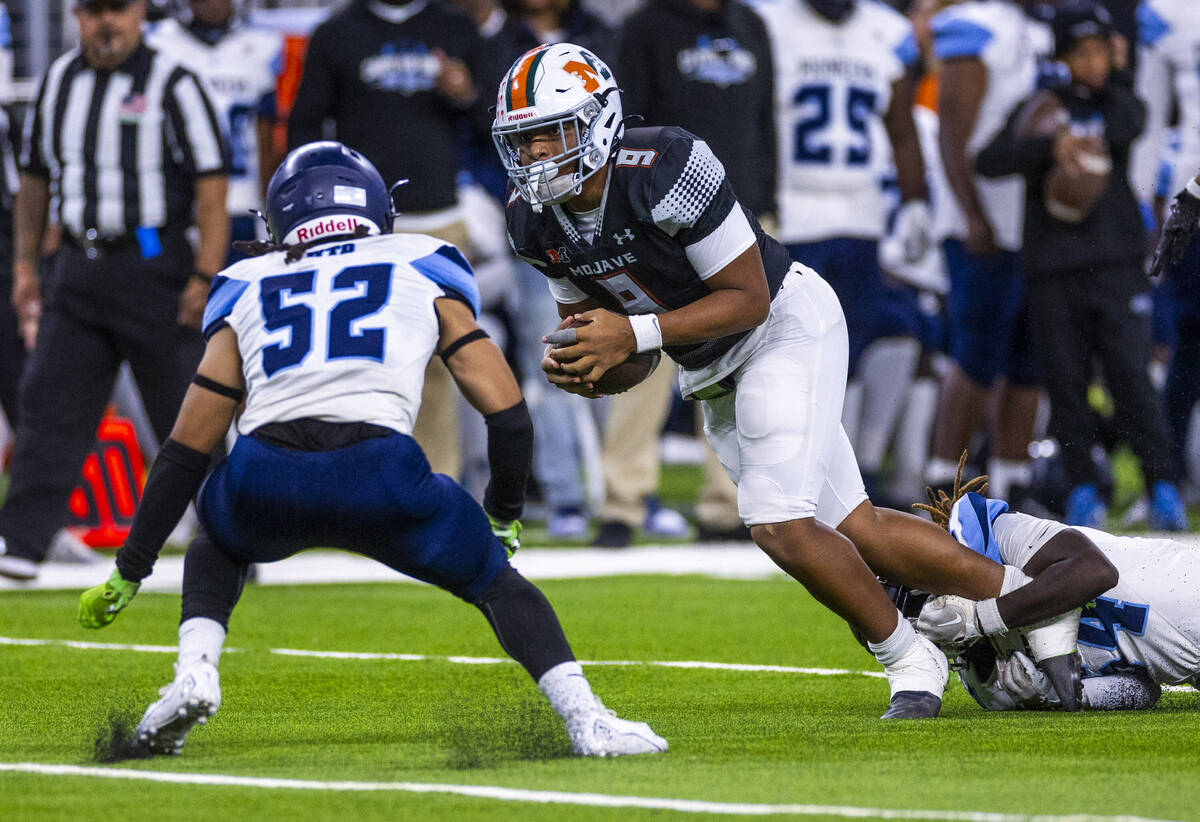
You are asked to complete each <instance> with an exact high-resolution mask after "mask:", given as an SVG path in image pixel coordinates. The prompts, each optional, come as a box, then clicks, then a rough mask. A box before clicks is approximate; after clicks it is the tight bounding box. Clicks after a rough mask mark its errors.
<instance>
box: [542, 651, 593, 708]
mask: <svg viewBox="0 0 1200 822" xmlns="http://www.w3.org/2000/svg"><path fill="white" fill-rule="evenodd" d="M537 685H538V690H539V691H541V692H542V694H543V695H544V696H545V697H546V699H547V700H549V702H550V707H552V708H553V709H554V712H555V713H556V714H558V715H559V716H560V717H562V718H563V719H564V720H568V719H571V718H572V717H575V716H579V715H580V714H584V713H589V712H591V711H593V710H595V708H596V696H595V694H593V693H592V686H591V685H590V684H589V683H588V681H587V677H586V676H584V675H583V668H582V667H581V666H580V665H579V663H578V662H560V663H559V664H558V665H555V666H554V667H553V668H551V669H550V670H548V671H546V673H544V674H542V678H541V679H539V680H538V684H537Z"/></svg>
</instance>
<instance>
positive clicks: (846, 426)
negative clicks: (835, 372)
mask: <svg viewBox="0 0 1200 822" xmlns="http://www.w3.org/2000/svg"><path fill="white" fill-rule="evenodd" d="M861 414H862V381H861V380H858V379H853V380H850V382H848V383H847V384H846V393H845V395H843V397H842V428H843V430H845V432H846V438H847V439H849V440H850V444H851V445H853V446H854V452H855V454H856V455H857V453H858V430H859V422H860V421H859V417H860V416H861Z"/></svg>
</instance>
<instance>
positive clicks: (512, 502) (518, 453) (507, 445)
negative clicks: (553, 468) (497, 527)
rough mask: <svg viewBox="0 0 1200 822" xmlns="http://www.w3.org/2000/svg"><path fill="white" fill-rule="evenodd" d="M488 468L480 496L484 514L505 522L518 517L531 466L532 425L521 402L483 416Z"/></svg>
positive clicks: (527, 409)
mask: <svg viewBox="0 0 1200 822" xmlns="http://www.w3.org/2000/svg"><path fill="white" fill-rule="evenodd" d="M483 421H484V423H486V424H487V435H488V467H489V468H490V469H491V473H492V476H491V479H490V480H488V485H487V489H486V490H485V491H484V492H483V510H484V511H487V512H488V513H489V514H491V515H492V516H493V517H495V518H496V519H498V520H503V521H504V522H510V521H512V520H514V519H518V518H519V517H520V516H521V511H522V510H523V509H524V507H525V485H526V484H527V483H528V482H529V469H530V466H531V465H532V464H533V422H532V421H531V420H530V419H529V408H528V407H527V406H526V405H525V400H521V401H520V402H519V403H517V404H516V405H514V406H512V407H511V408H506V409H504V410H503V411H497V412H496V413H495V414H486V415H484V418H483Z"/></svg>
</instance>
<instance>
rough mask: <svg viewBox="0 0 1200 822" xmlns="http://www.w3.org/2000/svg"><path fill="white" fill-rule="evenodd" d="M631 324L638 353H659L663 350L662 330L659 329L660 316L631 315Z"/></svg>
mask: <svg viewBox="0 0 1200 822" xmlns="http://www.w3.org/2000/svg"><path fill="white" fill-rule="evenodd" d="M629 324H630V325H631V326H633V338H634V340H636V341H637V353H639V354H645V353H646V352H647V351H657V350H658V349H660V348H662V330H661V329H660V328H659V327H658V316H657V315H655V314H630V315H629Z"/></svg>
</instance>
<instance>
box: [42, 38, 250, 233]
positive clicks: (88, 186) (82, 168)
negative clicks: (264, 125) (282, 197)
mask: <svg viewBox="0 0 1200 822" xmlns="http://www.w3.org/2000/svg"><path fill="white" fill-rule="evenodd" d="M228 165H229V162H228V148H227V143H226V141H225V138H224V136H223V132H222V127H221V122H220V120H219V119H218V116H217V113H216V110H215V109H214V108H213V105H212V102H211V101H210V100H209V97H208V95H207V93H206V92H205V91H204V88H203V86H202V84H201V82H200V81H199V80H198V79H197V77H196V75H194V74H193V73H192V72H190V71H188V70H187V69H185V68H183V67H182V66H181V65H180V64H179V63H178V62H176V61H175V60H174V59H172V58H171V57H170V56H168V55H166V54H163V53H161V52H158V51H155V50H154V49H152V48H150V47H149V46H147V45H145V44H144V43H143V44H141V45H139V46H138V48H137V50H136V51H135V52H134V53H133V54H132V55H131V56H130V57H129V59H128V60H126V61H125V62H124V63H122V64H121V65H120V66H119V67H117V68H116V69H113V70H111V71H106V70H97V69H94V68H92V67H91V66H89V65H88V64H87V62H86V61H85V60H84V58H83V55H82V54H81V53H80V51H79V49H75V50H73V51H70V52H68V53H67V54H64V55H63V56H62V57H60V58H58V59H57V60H55V61H54V63H53V64H52V65H51V66H50V68H49V69H48V70H47V71H46V74H45V76H44V77H43V78H42V82H41V85H40V86H39V88H38V92H37V96H36V97H35V98H34V100H33V103H32V105H31V107H30V110H29V113H28V115H27V116H26V118H25V135H24V144H23V146H22V151H21V171H23V172H25V173H27V174H36V175H40V176H44V177H47V178H48V179H50V180H51V184H52V186H53V189H54V193H55V194H56V198H55V199H56V201H57V203H58V218H59V222H60V223H61V224H62V226H63V227H64V228H65V229H66V230H67V232H68V233H70V234H72V235H73V236H75V237H82V236H84V235H85V233H86V232H87V231H88V230H89V229H95V230H96V231H97V232H98V234H99V235H100V236H101V237H122V236H128V235H130V234H132V233H133V232H134V231H136V229H138V228H139V227H154V228H162V227H168V228H172V229H174V228H183V227H185V226H187V225H188V224H189V223H190V222H191V219H192V216H191V214H192V201H193V195H194V191H195V188H194V186H195V180H196V178H197V177H199V176H202V175H206V174H225V173H227V172H228Z"/></svg>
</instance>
